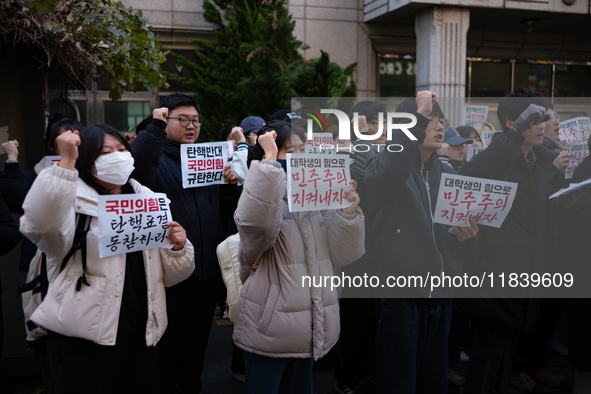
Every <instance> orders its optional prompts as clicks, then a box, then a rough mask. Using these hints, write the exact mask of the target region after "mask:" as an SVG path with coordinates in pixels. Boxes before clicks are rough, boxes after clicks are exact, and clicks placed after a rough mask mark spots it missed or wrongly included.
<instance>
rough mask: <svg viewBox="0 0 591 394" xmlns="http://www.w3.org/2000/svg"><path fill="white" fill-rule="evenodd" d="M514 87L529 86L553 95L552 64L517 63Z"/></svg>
mask: <svg viewBox="0 0 591 394" xmlns="http://www.w3.org/2000/svg"><path fill="white" fill-rule="evenodd" d="M513 86H514V89H518V88H528V89H530V90H535V91H537V92H540V93H542V94H543V95H544V96H546V97H552V65H551V64H516V65H515V83H514V85H513Z"/></svg>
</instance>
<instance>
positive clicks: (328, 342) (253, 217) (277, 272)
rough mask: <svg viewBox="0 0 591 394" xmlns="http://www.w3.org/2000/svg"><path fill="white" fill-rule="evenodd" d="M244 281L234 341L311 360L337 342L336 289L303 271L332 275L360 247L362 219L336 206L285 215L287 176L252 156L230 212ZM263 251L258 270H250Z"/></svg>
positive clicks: (356, 254)
mask: <svg viewBox="0 0 591 394" xmlns="http://www.w3.org/2000/svg"><path fill="white" fill-rule="evenodd" d="M234 219H235V221H236V225H237V226H238V232H239V234H240V249H239V253H238V260H239V261H240V265H241V273H240V274H241V275H240V277H241V279H242V281H243V282H244V286H243V287H242V291H241V292H240V299H239V301H238V304H237V306H236V315H235V323H234V337H233V338H234V343H235V344H236V346H238V347H240V348H241V349H244V350H246V351H248V352H251V353H256V354H260V355H263V356H269V357H276V358H280V357H294V358H310V357H314V359H315V360H318V359H319V358H321V357H322V356H324V355H325V354H326V353H328V351H329V350H330V349H331V348H332V347H333V346H334V344H335V343H336V341H337V339H338V336H339V332H340V326H339V304H338V299H337V294H336V291H331V289H330V287H328V288H318V287H309V286H302V276H304V275H310V276H312V275H316V276H318V275H322V276H324V275H333V267H342V266H344V265H347V264H350V263H352V262H354V261H356V260H357V259H359V258H360V257H361V256H362V255H363V253H364V252H365V247H364V238H365V229H364V217H363V213H362V212H361V209H360V208H357V209H356V211H355V212H354V213H353V214H352V215H347V214H344V213H343V212H342V211H341V210H331V211H313V212H303V213H294V214H290V213H289V209H288V203H287V194H286V175H285V172H284V171H283V169H282V168H281V165H280V164H279V163H278V162H276V161H269V160H262V161H260V162H259V161H253V162H252V164H251V167H250V170H249V172H248V176H247V177H246V180H245V183H244V190H243V192H242V196H241V197H240V201H239V202H238V208H237V209H236V212H235V214H234ZM260 254H262V257H261V260H260V262H259V265H258V268H257V270H256V271H255V272H254V274H253V275H252V276H250V277H249V273H250V267H251V266H252V264H253V263H254V262H255V260H256V259H257V257H258V256H259V255H260Z"/></svg>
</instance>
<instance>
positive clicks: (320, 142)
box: [306, 133, 337, 154]
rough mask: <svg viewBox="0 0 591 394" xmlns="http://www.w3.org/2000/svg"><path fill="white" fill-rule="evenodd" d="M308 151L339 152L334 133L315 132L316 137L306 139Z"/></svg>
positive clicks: (312, 152) (313, 152)
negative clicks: (333, 136) (335, 144)
mask: <svg viewBox="0 0 591 394" xmlns="http://www.w3.org/2000/svg"><path fill="white" fill-rule="evenodd" d="M306 153H309V154H316V153H324V154H333V153H337V152H336V149H335V146H334V139H333V138H332V133H314V138H312V139H311V140H306Z"/></svg>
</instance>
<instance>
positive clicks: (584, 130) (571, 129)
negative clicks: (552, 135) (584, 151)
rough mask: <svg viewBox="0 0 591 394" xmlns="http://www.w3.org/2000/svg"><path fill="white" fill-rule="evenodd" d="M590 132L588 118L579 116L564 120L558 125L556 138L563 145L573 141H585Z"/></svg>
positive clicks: (590, 127)
mask: <svg viewBox="0 0 591 394" xmlns="http://www.w3.org/2000/svg"><path fill="white" fill-rule="evenodd" d="M589 134H591V126H590V122H589V118H587V117H579V118H572V119H569V120H565V121H564V122H560V124H559V125H558V138H559V139H560V142H562V143H563V144H564V145H566V144H568V143H569V142H570V143H573V142H586V141H588V140H589Z"/></svg>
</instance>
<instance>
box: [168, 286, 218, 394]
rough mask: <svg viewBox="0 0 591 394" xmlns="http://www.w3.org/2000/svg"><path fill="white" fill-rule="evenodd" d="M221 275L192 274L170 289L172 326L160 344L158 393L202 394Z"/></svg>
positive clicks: (169, 315)
mask: <svg viewBox="0 0 591 394" xmlns="http://www.w3.org/2000/svg"><path fill="white" fill-rule="evenodd" d="M218 283H219V278H217V277H216V278H213V279H210V280H208V281H199V280H197V279H194V278H193V277H190V278H189V279H187V280H185V281H183V282H181V283H179V284H178V285H176V286H173V287H169V288H167V289H166V308H167V313H168V328H167V329H166V332H165V333H164V335H163V336H162V339H160V342H158V345H157V351H158V393H159V394H169V393H183V394H184V393H191V394H194V393H200V392H201V372H202V371H203V360H204V359H205V348H206V347H207V340H208V339H209V331H210V329H211V320H212V318H213V312H214V310H215V305H216V300H217V295H218V293H217V287H218Z"/></svg>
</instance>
